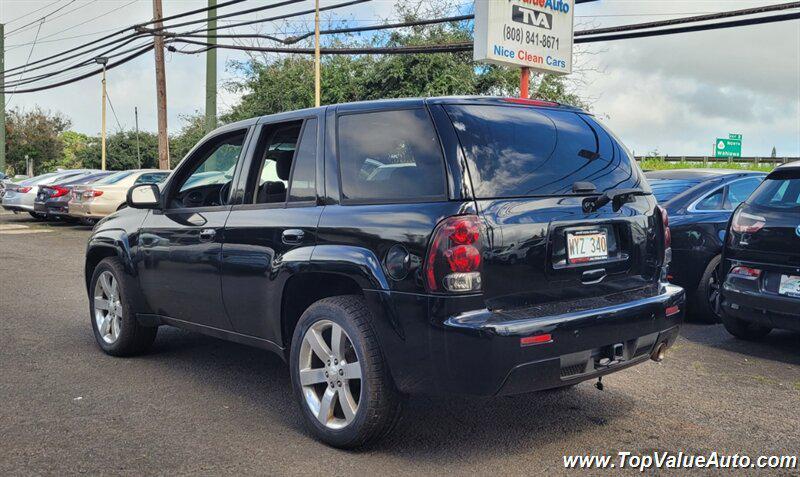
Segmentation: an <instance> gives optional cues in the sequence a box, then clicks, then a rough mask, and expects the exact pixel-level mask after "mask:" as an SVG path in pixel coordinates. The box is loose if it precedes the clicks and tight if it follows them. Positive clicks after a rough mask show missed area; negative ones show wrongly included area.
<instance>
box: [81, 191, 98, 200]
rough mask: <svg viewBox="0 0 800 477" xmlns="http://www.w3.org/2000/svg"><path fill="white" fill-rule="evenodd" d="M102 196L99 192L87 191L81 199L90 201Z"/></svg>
mask: <svg viewBox="0 0 800 477" xmlns="http://www.w3.org/2000/svg"><path fill="white" fill-rule="evenodd" d="M101 195H103V191H101V190H87V191H86V192H84V193H83V197H84V198H86V199H91V198H92V197H100V196H101Z"/></svg>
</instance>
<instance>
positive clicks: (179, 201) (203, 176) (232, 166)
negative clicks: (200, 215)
mask: <svg viewBox="0 0 800 477" xmlns="http://www.w3.org/2000/svg"><path fill="white" fill-rule="evenodd" d="M246 136H247V130H246V129H244V130H241V131H234V132H230V133H226V134H222V135H220V136H217V137H215V138H212V139H210V140H208V142H207V143H205V144H203V145H201V147H200V148H199V149H198V150H197V151H196V152H195V153H194V154H193V155H192V157H190V158H189V162H188V163H187V166H188V167H189V168H190V169H189V170H190V171H191V172H189V173H188V174H187V173H185V169H186V168H183V170H181V171H180V172H179V174H180V176H179V177H178V181H177V183H176V185H175V187H174V188H171V189H172V192H171V197H170V198H169V203H170V208H186V207H189V208H192V207H210V206H219V205H225V204H226V203H227V200H228V195H229V194H230V189H231V187H230V186H231V182H232V180H233V174H234V171H235V170H236V164H237V162H238V161H239V158H240V157H241V153H242V147H243V146H244V140H245V137H246Z"/></svg>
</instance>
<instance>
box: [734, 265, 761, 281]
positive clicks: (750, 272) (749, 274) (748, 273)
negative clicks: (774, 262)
mask: <svg viewBox="0 0 800 477" xmlns="http://www.w3.org/2000/svg"><path fill="white" fill-rule="evenodd" d="M730 274H731V275H736V276H737V277H739V278H747V279H750V280H755V279H756V278H758V277H760V276H761V270H760V269H758V268H750V267H733V268H731V273H730Z"/></svg>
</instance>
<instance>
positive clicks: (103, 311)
mask: <svg viewBox="0 0 800 477" xmlns="http://www.w3.org/2000/svg"><path fill="white" fill-rule="evenodd" d="M94 320H95V323H96V324H97V331H98V332H99V333H100V336H101V337H102V338H103V341H105V342H106V343H108V344H112V343H114V342H115V341H117V339H118V338H119V333H120V330H121V327H122V303H121V302H120V297H119V283H118V282H117V279H116V278H114V274H113V273H111V272H109V271H104V272H103V273H101V274H100V276H99V277H97V283H95V285H94Z"/></svg>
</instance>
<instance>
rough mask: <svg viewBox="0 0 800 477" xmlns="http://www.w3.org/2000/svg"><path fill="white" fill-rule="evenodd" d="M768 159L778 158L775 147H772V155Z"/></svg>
mask: <svg viewBox="0 0 800 477" xmlns="http://www.w3.org/2000/svg"><path fill="white" fill-rule="evenodd" d="M770 157H778V150H777V149H775V146H772V154H771V155H770Z"/></svg>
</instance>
